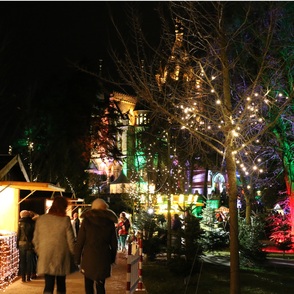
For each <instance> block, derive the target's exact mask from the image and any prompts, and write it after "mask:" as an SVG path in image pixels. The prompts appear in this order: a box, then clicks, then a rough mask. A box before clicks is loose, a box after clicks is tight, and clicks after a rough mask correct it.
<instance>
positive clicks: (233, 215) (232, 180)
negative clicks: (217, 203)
mask: <svg viewBox="0 0 294 294" xmlns="http://www.w3.org/2000/svg"><path fill="white" fill-rule="evenodd" d="M226 165H227V173H228V182H229V189H228V193H229V209H230V294H239V293H240V277H239V275H240V274H239V239H238V235H239V232H238V210H237V178H236V165H235V160H234V156H233V154H232V152H231V150H228V151H227V154H226Z"/></svg>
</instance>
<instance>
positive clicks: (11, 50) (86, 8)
mask: <svg viewBox="0 0 294 294" xmlns="http://www.w3.org/2000/svg"><path fill="white" fill-rule="evenodd" d="M157 3H158V2H156V1H154V2H144V1H143V2H141V1H129V2H128V1H85V2H82V1H78V2H75V1H65V2H64V1H52V2H42V1H17V2H14V1H10V2H9V1H7V2H0V42H1V43H0V44H1V46H0V109H1V112H2V114H3V113H4V115H1V117H0V125H1V129H0V139H1V142H0V153H3V152H5V151H6V150H7V142H6V141H5V139H4V136H6V134H8V135H10V134H11V133H12V132H14V131H15V129H16V128H19V127H15V126H16V125H17V123H18V122H17V120H18V119H19V117H20V115H21V114H22V113H23V108H22V107H20V106H19V104H21V103H19V101H21V102H22V100H24V99H28V97H29V95H31V94H30V91H35V90H36V88H38V87H43V88H44V84H46V83H47V85H46V86H47V87H50V83H51V81H52V80H54V79H52V77H55V78H56V80H58V79H65V78H66V77H68V76H70V75H72V74H73V72H76V71H77V70H76V68H74V67H73V66H72V64H81V63H82V64H87V65H89V68H91V69H94V70H97V72H98V65H99V60H100V59H103V71H104V72H106V75H107V71H111V70H113V68H114V67H113V66H112V60H111V57H110V56H109V54H108V52H109V50H110V48H115V49H116V50H118V51H120V50H121V48H120V47H119V45H118V43H117V39H116V37H115V33H114V28H113V26H112V24H111V21H110V14H112V15H113V17H114V19H115V21H116V22H117V24H118V25H119V27H120V30H121V32H123V33H124V34H126V35H128V31H127V23H128V18H127V16H126V9H127V6H128V5H130V4H131V5H136V6H137V7H139V9H140V11H141V12H142V21H143V25H144V27H145V28H146V31H147V33H148V34H149V36H150V35H151V37H152V35H153V34H156V32H158V27H157V26H158V24H159V22H156V21H154V19H155V15H157V14H156V13H155V12H154V6H156V5H157ZM103 71H102V73H103ZM52 88H53V85H52ZM35 92H36V91H35ZM7 97H9V98H7ZM38 99H42V98H41V97H38ZM20 124H21V123H20V122H19V123H18V126H19V125H20Z"/></svg>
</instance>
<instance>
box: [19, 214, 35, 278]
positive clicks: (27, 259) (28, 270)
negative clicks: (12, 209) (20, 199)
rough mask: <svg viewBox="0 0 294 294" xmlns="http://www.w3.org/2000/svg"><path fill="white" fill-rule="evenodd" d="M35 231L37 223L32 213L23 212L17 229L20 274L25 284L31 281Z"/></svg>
mask: <svg viewBox="0 0 294 294" xmlns="http://www.w3.org/2000/svg"><path fill="white" fill-rule="evenodd" d="M34 229H35V222H34V221H33V220H32V218H31V214H30V212H29V211H27V210H22V211H21V212H20V219H19V222H18V229H17V248H18V249H19V261H20V273H21V278H22V281H23V282H29V281H31V276H32V270H33V269H32V261H33V257H34V255H33V254H34V248H33V247H34V246H33V243H32V240H33V237H34Z"/></svg>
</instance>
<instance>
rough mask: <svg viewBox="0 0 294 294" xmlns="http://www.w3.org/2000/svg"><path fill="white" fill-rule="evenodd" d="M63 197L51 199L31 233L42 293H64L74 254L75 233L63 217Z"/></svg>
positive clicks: (64, 212)
mask: <svg viewBox="0 0 294 294" xmlns="http://www.w3.org/2000/svg"><path fill="white" fill-rule="evenodd" d="M67 205H68V202H67V200H66V198H64V197H62V196H57V197H55V198H54V200H53V203H52V206H51V208H50V209H49V212H48V213H47V214H43V215H41V216H40V217H39V218H38V219H37V221H36V226H35V231H34V238H33V244H34V246H35V250H36V253H37V255H38V263H37V274H38V275H44V277H45V287H44V292H43V294H53V291H54V286H55V282H56V286H57V294H65V293H66V275H67V274H69V273H70V265H71V258H72V256H73V254H74V232H73V229H72V225H71V220H70V217H69V216H67V215H66V208H67Z"/></svg>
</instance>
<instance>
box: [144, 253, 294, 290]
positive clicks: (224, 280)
mask: <svg viewBox="0 0 294 294" xmlns="http://www.w3.org/2000/svg"><path fill="white" fill-rule="evenodd" d="M272 257H273V256H269V257H268V260H269V259H271V258H272ZM274 257H276V256H274ZM277 257H278V259H276V260H277V261H280V263H279V264H277V263H269V262H267V263H266V264H265V265H264V266H263V267H260V268H256V269H255V268H249V269H245V268H242V269H241V270H240V284H241V293H242V294H247V293H248V294H249V293H250V294H265V293H267V294H280V293H294V279H293V276H294V260H293V256H286V257H285V258H284V259H283V256H282V255H279V256H277ZM289 258H291V259H292V261H293V263H292V264H287V263H286V264H283V261H287V259H288V260H289ZM212 260H213V258H212ZM143 283H144V285H145V287H146V289H147V291H148V294H159V293H160V294H169V293H170V294H171V293H173V294H174V293H176V294H204V293H217V294H228V293H230V268H229V266H227V265H222V264H213V263H210V262H201V263H200V264H198V265H197V269H196V270H195V273H193V274H192V275H191V277H190V278H189V277H188V278H187V279H186V283H185V279H184V277H183V276H181V275H180V274H175V273H172V272H171V271H170V270H169V269H168V267H167V265H166V261H165V260H163V259H161V260H155V261H152V262H151V261H150V262H144V263H143Z"/></svg>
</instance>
